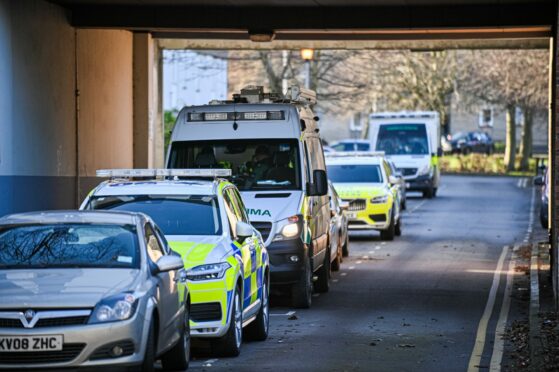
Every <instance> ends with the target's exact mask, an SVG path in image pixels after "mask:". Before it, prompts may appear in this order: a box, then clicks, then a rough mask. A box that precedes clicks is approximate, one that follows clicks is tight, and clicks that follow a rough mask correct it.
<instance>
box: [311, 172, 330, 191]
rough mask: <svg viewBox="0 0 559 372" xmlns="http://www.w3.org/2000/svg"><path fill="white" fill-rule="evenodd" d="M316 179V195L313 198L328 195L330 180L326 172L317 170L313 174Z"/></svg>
mask: <svg viewBox="0 0 559 372" xmlns="http://www.w3.org/2000/svg"><path fill="white" fill-rule="evenodd" d="M313 179H314V187H311V189H314V190H312V191H314V193H313V194H312V195H311V196H324V195H327V194H328V178H327V177H326V171H325V170H323V169H315V170H314V172H313Z"/></svg>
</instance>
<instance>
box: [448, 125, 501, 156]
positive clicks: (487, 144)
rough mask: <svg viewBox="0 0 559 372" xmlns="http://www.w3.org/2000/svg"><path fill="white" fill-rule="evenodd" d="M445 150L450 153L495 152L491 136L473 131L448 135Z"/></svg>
mask: <svg viewBox="0 0 559 372" xmlns="http://www.w3.org/2000/svg"><path fill="white" fill-rule="evenodd" d="M448 145H449V146H445V147H446V148H447V149H446V150H445V151H448V152H450V153H451V154H463V155H467V154H470V153H478V154H487V155H491V154H493V152H495V144H494V142H493V139H492V138H491V136H490V135H489V134H487V133H485V132H481V131H475V132H467V133H462V132H458V133H456V134H454V135H452V136H451V137H450V139H449V140H448Z"/></svg>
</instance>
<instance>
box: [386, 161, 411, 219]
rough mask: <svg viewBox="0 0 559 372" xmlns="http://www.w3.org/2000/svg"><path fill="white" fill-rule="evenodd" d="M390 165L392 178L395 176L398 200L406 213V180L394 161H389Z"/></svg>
mask: <svg viewBox="0 0 559 372" xmlns="http://www.w3.org/2000/svg"><path fill="white" fill-rule="evenodd" d="M387 162H388V165H389V166H390V170H391V171H392V176H394V178H395V180H396V183H394V188H395V189H396V193H397V194H398V200H400V209H401V210H403V211H405V210H406V188H407V185H406V180H405V179H404V176H403V175H402V172H400V171H399V170H398V169H397V168H396V165H395V164H394V162H393V161H392V160H387Z"/></svg>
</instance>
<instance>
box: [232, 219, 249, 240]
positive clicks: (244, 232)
mask: <svg viewBox="0 0 559 372" xmlns="http://www.w3.org/2000/svg"><path fill="white" fill-rule="evenodd" d="M235 234H237V240H238V241H239V242H240V243H243V242H244V241H245V240H246V239H247V238H250V237H251V236H252V235H254V230H253V229H252V226H251V225H249V224H248V223H246V222H242V221H239V222H237V227H236V228H235Z"/></svg>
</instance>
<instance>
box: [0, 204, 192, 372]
mask: <svg viewBox="0 0 559 372" xmlns="http://www.w3.org/2000/svg"><path fill="white" fill-rule="evenodd" d="M182 269H183V261H182V259H181V258H180V257H178V256H176V255H175V254H173V253H171V251H170V250H169V248H168V246H167V242H166V241H165V238H164V237H163V235H162V234H161V232H160V231H159V229H158V228H157V226H156V225H155V224H154V223H153V221H152V220H151V219H150V218H149V217H147V216H146V215H144V214H141V213H128V212H78V211H60V212H36V213H25V214H17V215H10V216H7V217H4V218H2V219H0V369H3V368H10V369H14V368H45V367H49V368H62V367H100V366H105V365H110V366H136V368H137V369H142V370H153V368H154V361H155V360H156V359H161V361H162V365H163V368H164V369H170V370H184V369H186V368H187V367H188V360H189V357H190V332H189V321H188V316H189V302H190V301H189V293H188V289H187V286H186V284H184V283H185V282H186V280H185V279H186V277H185V276H184V270H182Z"/></svg>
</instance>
